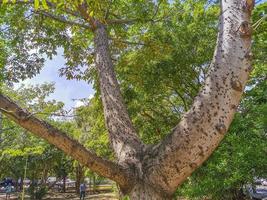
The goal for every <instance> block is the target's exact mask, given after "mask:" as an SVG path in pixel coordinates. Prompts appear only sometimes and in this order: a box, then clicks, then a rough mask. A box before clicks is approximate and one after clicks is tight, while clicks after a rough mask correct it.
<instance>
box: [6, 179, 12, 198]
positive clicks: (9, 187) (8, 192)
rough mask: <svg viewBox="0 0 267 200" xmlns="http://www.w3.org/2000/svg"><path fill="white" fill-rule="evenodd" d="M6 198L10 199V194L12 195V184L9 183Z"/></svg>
mask: <svg viewBox="0 0 267 200" xmlns="http://www.w3.org/2000/svg"><path fill="white" fill-rule="evenodd" d="M5 190H6V199H10V195H11V192H12V184H11V183H9V184H8V185H7V186H6V188H5Z"/></svg>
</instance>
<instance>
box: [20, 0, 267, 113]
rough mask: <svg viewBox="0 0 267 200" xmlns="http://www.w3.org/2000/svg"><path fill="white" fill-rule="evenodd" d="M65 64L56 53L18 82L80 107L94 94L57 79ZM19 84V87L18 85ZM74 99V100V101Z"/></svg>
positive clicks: (81, 83) (68, 105)
mask: <svg viewBox="0 0 267 200" xmlns="http://www.w3.org/2000/svg"><path fill="white" fill-rule="evenodd" d="M266 1H267V0H258V1H257V0H256V2H258V3H263V2H266ZM64 63H65V60H64V57H63V55H62V52H60V51H59V52H58V55H57V56H55V57H54V58H53V59H52V60H47V61H46V62H45V66H44V68H43V69H42V70H41V72H40V74H38V75H37V76H36V77H34V78H32V79H27V80H25V81H22V82H20V84H21V83H24V84H26V85H28V84H32V85H35V84H42V83H45V82H49V83H51V82H53V83H55V92H54V93H53V94H52V95H51V96H50V97H49V99H55V100H57V101H62V102H64V103H65V109H67V110H69V109H71V108H73V107H78V106H80V105H82V101H79V100H78V99H82V98H91V97H92V96H93V94H94V90H93V88H92V85H90V84H88V83H86V82H85V81H76V80H66V78H65V77H59V72H58V70H59V68H60V67H63V66H64ZM20 84H19V85H20ZM74 99H75V100H74Z"/></svg>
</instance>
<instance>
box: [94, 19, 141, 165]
mask: <svg viewBox="0 0 267 200" xmlns="http://www.w3.org/2000/svg"><path fill="white" fill-rule="evenodd" d="M96 27H97V28H96V30H95V39H94V44H95V62H96V66H97V71H98V76H99V82H100V90H101V99H102V103H103V107H104V116H105V122H106V127H107V129H108V131H109V134H110V140H111V144H112V146H113V149H114V151H115V153H116V155H117V157H118V158H119V162H124V163H128V164H129V163H138V161H136V160H135V159H137V160H138V159H139V156H140V155H141V152H142V149H143V146H144V145H143V143H142V142H141V140H140V139H139V137H138V135H137V133H136V131H135V129H134V127H133V124H132V122H131V120H130V117H129V114H128V112H127V109H126V106H125V104H124V102H123V98H122V95H121V92H120V88H119V84H118V81H117V78H116V75H115V72H114V66H113V63H112V60H111V55H110V52H109V43H108V34H107V31H106V27H105V25H103V24H101V23H100V22H96Z"/></svg>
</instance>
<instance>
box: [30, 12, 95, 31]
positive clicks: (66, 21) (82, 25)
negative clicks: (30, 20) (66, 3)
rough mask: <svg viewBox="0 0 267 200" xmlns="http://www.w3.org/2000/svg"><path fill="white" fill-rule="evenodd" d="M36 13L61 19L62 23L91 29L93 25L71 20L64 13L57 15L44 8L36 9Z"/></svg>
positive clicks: (57, 19)
mask: <svg viewBox="0 0 267 200" xmlns="http://www.w3.org/2000/svg"><path fill="white" fill-rule="evenodd" d="M35 13H37V14H40V15H43V16H46V17H48V18H51V19H54V20H56V21H59V22H62V23H65V24H68V25H74V26H79V27H82V28H85V29H91V30H92V27H91V26H89V25H87V24H83V23H80V22H75V21H71V20H69V19H66V17H64V16H62V15H55V14H52V13H49V12H46V11H43V10H37V11H35Z"/></svg>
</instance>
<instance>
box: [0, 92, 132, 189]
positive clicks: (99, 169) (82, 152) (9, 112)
mask: <svg viewBox="0 0 267 200" xmlns="http://www.w3.org/2000/svg"><path fill="white" fill-rule="evenodd" d="M0 108H1V110H2V113H3V114H4V115H6V116H7V117H8V118H9V119H11V120H12V121H14V122H15V123H17V124H18V125H19V126H21V127H23V128H25V129H27V130H28V131H30V132H32V133H33V134H34V135H36V136H38V137H41V138H43V139H45V140H46V141H48V142H49V143H50V144H53V145H55V146H56V147H57V148H59V149H61V150H62V151H64V152H65V153H67V154H68V155H69V156H71V157H73V158H74V159H76V160H77V161H79V162H80V163H81V164H82V165H84V166H87V167H88V168H90V169H91V170H92V171H94V172H96V173H98V174H99V175H101V176H104V177H107V178H109V179H111V180H114V181H116V182H117V183H119V185H120V186H121V187H122V188H128V187H129V185H128V184H129V183H130V182H131V181H130V177H129V176H130V174H129V172H128V170H126V169H124V168H123V167H122V166H120V165H117V164H115V163H113V162H112V161H109V160H105V159H103V158H101V157H99V156H97V155H96V154H95V153H93V152H92V151H90V150H87V149H86V148H85V147H84V146H82V145H81V144H80V143H79V142H77V141H76V140H73V139H71V138H70V137H69V136H67V135H66V133H64V132H62V131H60V130H58V129H56V128H54V127H53V126H51V125H50V124H48V123H47V122H45V121H42V120H40V119H38V118H36V117H34V116H33V115H31V114H30V113H29V112H28V111H26V110H23V109H22V108H21V107H19V106H18V105H17V104H16V103H15V102H13V101H12V100H10V99H9V98H8V97H6V96H4V95H3V94H0Z"/></svg>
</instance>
